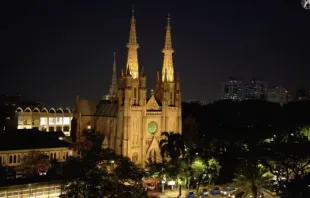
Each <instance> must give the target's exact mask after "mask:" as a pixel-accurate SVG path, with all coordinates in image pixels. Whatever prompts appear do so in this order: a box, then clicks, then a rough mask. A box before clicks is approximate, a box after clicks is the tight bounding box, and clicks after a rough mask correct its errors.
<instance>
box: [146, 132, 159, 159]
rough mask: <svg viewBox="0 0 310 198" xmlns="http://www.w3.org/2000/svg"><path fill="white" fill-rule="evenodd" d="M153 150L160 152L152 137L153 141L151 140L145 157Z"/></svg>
mask: <svg viewBox="0 0 310 198" xmlns="http://www.w3.org/2000/svg"><path fill="white" fill-rule="evenodd" d="M153 149H154V150H155V151H156V152H159V151H160V150H159V144H158V142H157V140H156V138H155V136H153V140H152V142H151V144H150V146H149V148H148V149H147V151H146V155H147V156H148V155H149V153H150V151H151V150H153Z"/></svg>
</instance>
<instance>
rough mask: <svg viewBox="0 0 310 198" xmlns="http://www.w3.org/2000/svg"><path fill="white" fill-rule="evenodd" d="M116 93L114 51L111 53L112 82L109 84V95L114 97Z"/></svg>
mask: <svg viewBox="0 0 310 198" xmlns="http://www.w3.org/2000/svg"><path fill="white" fill-rule="evenodd" d="M116 94H117V80H116V53H115V52H114V54H113V69H112V82H111V86H110V93H109V95H110V97H112V98H113V97H116Z"/></svg>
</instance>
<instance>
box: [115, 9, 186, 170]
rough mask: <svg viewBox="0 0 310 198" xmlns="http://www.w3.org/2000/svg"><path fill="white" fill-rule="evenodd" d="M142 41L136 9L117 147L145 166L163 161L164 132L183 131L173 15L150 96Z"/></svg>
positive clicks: (120, 99) (122, 84)
mask: <svg viewBox="0 0 310 198" xmlns="http://www.w3.org/2000/svg"><path fill="white" fill-rule="evenodd" d="M138 48H139V44H138V41H137V35H136V21H135V17H134V11H133V12H132V17H131V23H130V33H129V41H128V43H127V49H128V54H127V64H126V68H125V71H126V72H124V70H121V74H120V79H119V86H118V116H117V135H116V147H115V150H116V152H117V153H118V154H122V155H124V156H127V157H129V158H130V159H131V160H132V161H133V162H135V163H136V164H138V165H140V166H142V167H145V164H146V163H147V162H148V161H150V160H151V161H152V162H156V161H157V162H158V161H160V160H161V157H160V149H159V141H160V139H161V133H162V132H165V131H168V132H178V133H181V128H182V124H181V102H180V101H181V93H180V80H179V76H178V75H175V73H174V65H173V56H172V55H173V52H174V50H173V48H172V40H171V26H170V16H168V19H167V27H166V36H165V44H164V49H163V50H162V53H163V55H164V58H163V65H162V72H161V74H160V73H159V72H157V76H156V88H155V90H152V89H151V90H150V95H149V96H148V97H147V84H146V80H147V77H146V75H145V73H144V68H143V67H141V71H140V72H139V62H138Z"/></svg>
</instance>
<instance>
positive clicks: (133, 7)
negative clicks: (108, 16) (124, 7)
mask: <svg viewBox="0 0 310 198" xmlns="http://www.w3.org/2000/svg"><path fill="white" fill-rule="evenodd" d="M131 13H132V14H131V17H132V18H134V17H135V5H134V4H132V7H131Z"/></svg>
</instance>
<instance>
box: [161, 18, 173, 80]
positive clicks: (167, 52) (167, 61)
mask: <svg viewBox="0 0 310 198" xmlns="http://www.w3.org/2000/svg"><path fill="white" fill-rule="evenodd" d="M170 19H171V18H170V14H169V13H168V17H167V27H166V37H165V47H164V49H163V50H162V52H163V54H164V63H163V68H162V82H164V81H165V78H167V79H166V80H167V82H174V68H173V57H172V54H173V52H174V50H173V48H172V39H171V26H170ZM166 72H167V73H166ZM165 76H166V77H165Z"/></svg>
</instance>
